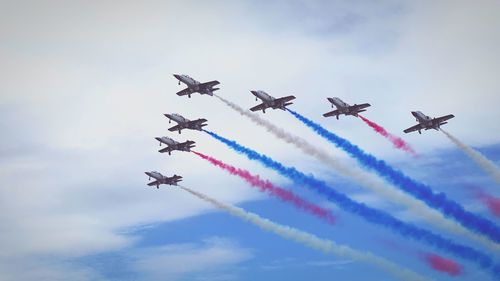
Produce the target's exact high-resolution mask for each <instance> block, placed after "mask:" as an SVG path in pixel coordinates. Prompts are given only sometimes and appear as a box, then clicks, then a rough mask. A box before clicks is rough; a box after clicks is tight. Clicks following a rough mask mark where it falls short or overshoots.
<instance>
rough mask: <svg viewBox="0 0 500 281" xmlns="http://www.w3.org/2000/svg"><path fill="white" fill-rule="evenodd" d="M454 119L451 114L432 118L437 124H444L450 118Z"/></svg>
mask: <svg viewBox="0 0 500 281" xmlns="http://www.w3.org/2000/svg"><path fill="white" fill-rule="evenodd" d="M453 117H455V115H453V114H449V115H446V116H441V117H438V118H434V120H435V121H436V122H437V123H441V122H444V121H446V120H449V119H451V118H453Z"/></svg>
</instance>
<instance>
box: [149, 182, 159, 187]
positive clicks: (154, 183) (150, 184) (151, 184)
mask: <svg viewBox="0 0 500 281" xmlns="http://www.w3.org/2000/svg"><path fill="white" fill-rule="evenodd" d="M158 184H159V183H158V181H154V182H150V183H148V185H149V186H156V185H158Z"/></svg>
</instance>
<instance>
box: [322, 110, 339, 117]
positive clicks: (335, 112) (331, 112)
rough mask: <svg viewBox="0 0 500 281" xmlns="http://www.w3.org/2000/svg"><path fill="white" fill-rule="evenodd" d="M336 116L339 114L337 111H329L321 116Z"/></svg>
mask: <svg viewBox="0 0 500 281" xmlns="http://www.w3.org/2000/svg"><path fill="white" fill-rule="evenodd" d="M338 114H339V111H338V110H334V111H330V112H327V113H325V114H323V116H325V117H330V116H335V115H338Z"/></svg>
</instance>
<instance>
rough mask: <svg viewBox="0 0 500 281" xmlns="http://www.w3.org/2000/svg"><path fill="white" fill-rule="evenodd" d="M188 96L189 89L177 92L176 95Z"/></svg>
mask: <svg viewBox="0 0 500 281" xmlns="http://www.w3.org/2000/svg"><path fill="white" fill-rule="evenodd" d="M188 94H191V90H189V88H186V89H184V90H182V91H180V92H177V95H178V96H185V95H188Z"/></svg>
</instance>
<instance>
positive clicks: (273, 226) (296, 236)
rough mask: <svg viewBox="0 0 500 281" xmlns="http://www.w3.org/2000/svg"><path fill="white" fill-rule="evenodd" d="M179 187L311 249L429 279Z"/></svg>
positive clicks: (408, 276) (412, 277)
mask: <svg viewBox="0 0 500 281" xmlns="http://www.w3.org/2000/svg"><path fill="white" fill-rule="evenodd" d="M179 187H180V188H182V189H184V190H186V191H187V192H189V193H191V194H193V195H195V196H196V197H198V198H200V199H202V200H205V201H207V202H209V203H211V204H213V205H215V206H216V207H217V208H219V209H223V210H226V211H228V212H229V213H231V214H232V215H233V216H236V217H238V218H240V219H242V220H245V221H249V222H251V223H253V224H255V225H257V226H258V227H260V228H262V229H265V230H268V231H272V232H274V233H276V234H278V235H280V236H282V237H284V238H288V239H291V240H294V241H296V242H300V243H303V244H305V245H307V246H309V247H311V248H313V249H316V250H320V251H323V252H325V253H331V254H334V255H337V256H341V257H349V258H351V259H353V260H357V261H361V262H366V263H370V264H372V265H375V266H377V267H379V268H381V269H383V270H385V271H387V272H389V273H390V274H392V275H394V276H396V277H397V278H399V279H401V280H415V281H416V280H429V279H427V278H425V277H423V276H420V275H419V274H417V273H415V272H413V271H411V270H409V269H406V268H403V267H401V266H399V265H397V264H395V263H393V262H390V261H388V260H386V259H384V258H381V257H378V256H376V255H374V254H372V253H369V252H360V251H357V250H354V249H351V248H349V247H348V246H345V245H337V244H336V243H335V242H333V241H331V240H325V239H321V238H319V237H317V236H315V235H313V234H310V233H307V232H304V231H301V230H298V229H295V228H292V227H289V226H285V225H280V224H277V223H275V222H272V221H270V220H268V219H265V218H262V217H260V216H258V215H256V214H254V213H250V212H247V211H245V210H243V209H241V208H238V207H235V206H231V205H226V204H223V203H220V202H218V201H216V200H214V199H212V198H209V197H207V196H206V195H204V194H201V193H199V192H196V191H194V190H191V189H189V188H187V187H184V186H179Z"/></svg>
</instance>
